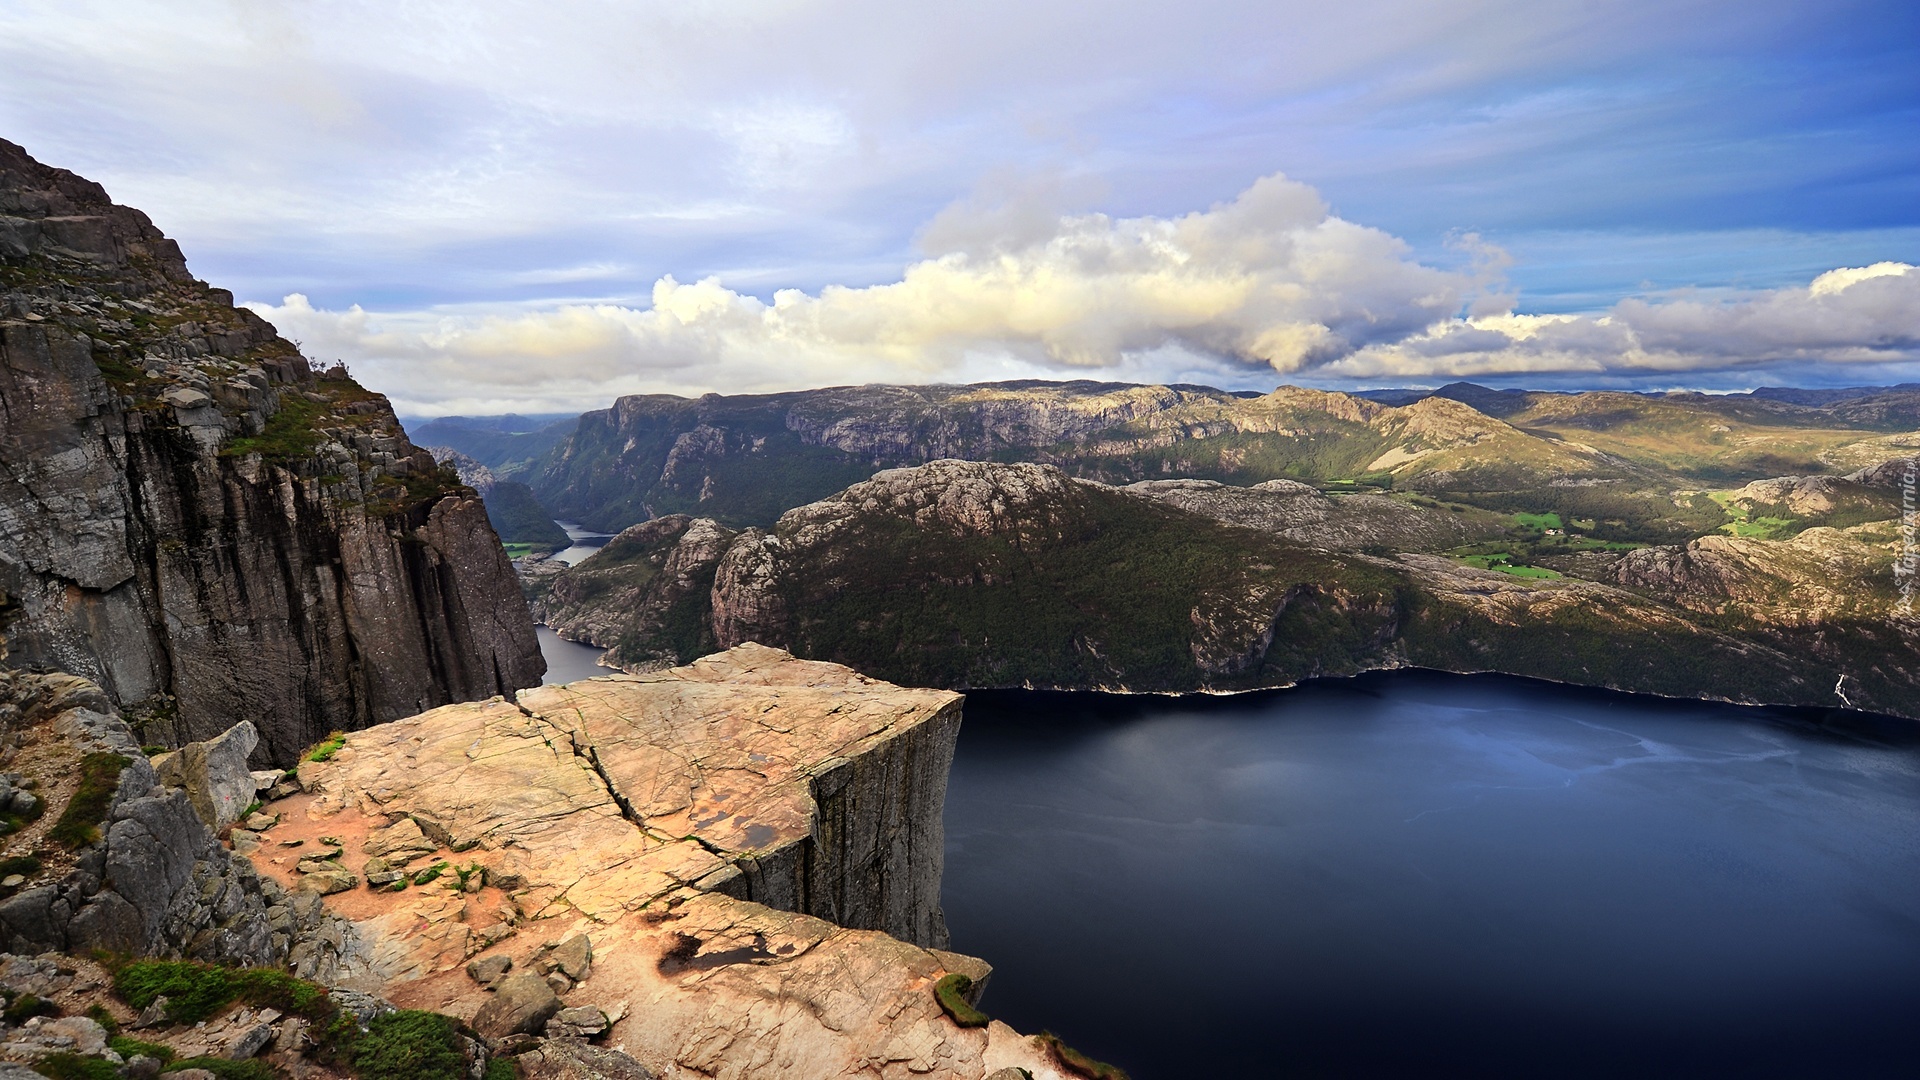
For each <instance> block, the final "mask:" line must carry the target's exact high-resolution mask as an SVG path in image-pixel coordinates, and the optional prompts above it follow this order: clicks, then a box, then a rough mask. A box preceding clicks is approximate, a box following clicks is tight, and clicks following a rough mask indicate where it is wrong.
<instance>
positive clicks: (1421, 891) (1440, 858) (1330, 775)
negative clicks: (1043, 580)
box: [945, 672, 1920, 1080]
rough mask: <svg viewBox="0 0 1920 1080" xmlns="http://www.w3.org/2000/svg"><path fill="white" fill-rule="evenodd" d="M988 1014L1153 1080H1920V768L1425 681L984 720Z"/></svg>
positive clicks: (962, 894)
mask: <svg viewBox="0 0 1920 1080" xmlns="http://www.w3.org/2000/svg"><path fill="white" fill-rule="evenodd" d="M946 822H947V870H946V880H945V906H946V912H947V920H948V923H949V925H950V926H951V928H952V931H953V947H954V948H955V949H958V950H960V951H962V952H967V953H972V954H974V955H978V956H982V957H985V958H986V959H988V960H989V961H991V962H992V963H993V965H994V967H995V969H996V970H995V973H994V976H993V979H992V982H991V984H990V985H989V987H988V990H987V993H986V997H985V999H984V1000H983V1001H982V1003H981V1004H982V1007H983V1008H984V1009H985V1010H986V1011H987V1012H989V1013H991V1014H993V1015H994V1016H996V1017H997V1018H999V1019H1004V1020H1006V1021H1008V1022H1009V1023H1012V1024H1013V1025H1014V1026H1015V1027H1018V1028H1020V1029H1021V1030H1024V1031H1030V1032H1031V1031H1039V1030H1040V1029H1042V1028H1051V1029H1052V1030H1053V1031H1055V1032H1056V1033H1058V1034H1060V1035H1061V1036H1062V1037H1063V1038H1065V1039H1066V1040H1067V1041H1068V1042H1069V1043H1071V1044H1073V1045H1075V1046H1077V1047H1079V1048H1080V1049H1082V1050H1084V1051H1086V1052H1088V1053H1090V1054H1092V1055H1094V1056H1095V1057H1099V1058H1103V1059H1105V1060H1108V1061H1112V1062H1114V1063H1115V1064H1118V1065H1121V1066H1123V1067H1125V1068H1127V1069H1129V1070H1130V1071H1131V1072H1132V1073H1133V1075H1134V1077H1135V1080H1155V1078H1184V1077H1215V1076H1219V1077H1260V1076H1361V1077H1376V1076H1380V1077H1400V1076H1405V1077H1421V1076H1488V1077H1492V1076H1526V1077H1535V1076H1537V1077H1587V1076H1593V1077H1598V1076H1607V1077H1627V1076H1635V1077H1645V1076H1804V1077H1814V1076H1819V1077H1879V1076H1905V1077H1911V1076H1920V741H1916V740H1915V738H1914V736H1913V734H1912V731H1911V729H1909V728H1907V727H1905V726H1898V725H1887V726H1884V727H1881V728H1878V729H1876V730H1873V731H1871V732H1861V731H1858V730H1856V731H1855V732H1854V733H1853V734H1836V733H1832V732H1829V731H1823V730H1821V729H1819V728H1818V727H1816V726H1814V725H1813V724H1811V723H1809V722H1808V721H1807V719H1806V717H1805V716H1804V715H1803V714H1792V713H1788V712H1784V711H1782V712H1769V711H1765V710H1753V709H1738V708H1733V707H1726V706H1716V705H1707V704H1695V703H1671V702H1661V701H1657V700H1649V699H1644V698H1632V697H1627V696H1623V695H1610V694H1604V693H1597V692H1590V691H1583V690H1575V689H1567V688H1559V687H1553V686H1549V685H1546V684H1540V683H1531V682H1526V681H1522V680H1515V679H1505V678H1500V677H1452V676H1441V675H1432V674H1423V673H1411V672H1403V673H1394V674H1388V675H1376V676H1368V677H1365V678H1361V679H1357V680H1336V681H1330V682H1326V683H1320V684H1315V685H1311V686H1308V687H1305V688H1302V689H1299V690H1293V691H1284V692H1278V693H1272V694H1262V695H1257V696H1249V697H1244V698H1236V699H1217V700H1205V699H1201V700H1193V699H1165V698H1160V699H1152V698H1135V699H1126V698H1110V697H1103V696H1085V695H1063V694H1037V693H1025V694H1022V693H975V694H972V695H970V696H969V700H968V704H967V715H966V722H965V725H964V727H963V730H962V732H961V737H960V745H959V753H958V757H957V759H956V761H955V763H954V768H953V777H952V785H951V789H950V792H949V796H948V800H947V814H946Z"/></svg>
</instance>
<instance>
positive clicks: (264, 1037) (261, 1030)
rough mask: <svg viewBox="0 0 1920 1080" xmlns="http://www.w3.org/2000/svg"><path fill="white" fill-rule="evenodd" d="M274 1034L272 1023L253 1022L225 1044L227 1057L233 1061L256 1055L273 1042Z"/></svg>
mask: <svg viewBox="0 0 1920 1080" xmlns="http://www.w3.org/2000/svg"><path fill="white" fill-rule="evenodd" d="M274 1034H275V1032H274V1030H273V1025H272V1024H255V1025H254V1026H252V1027H250V1028H248V1029H246V1030H245V1031H242V1032H241V1033H240V1034H238V1035H236V1036H234V1039H233V1041H232V1042H230V1043H228V1044H227V1057H228V1058H231V1059H232V1060H234V1061H245V1060H247V1059H248V1058H250V1057H254V1056H257V1055H258V1054H259V1053H260V1051H262V1050H265V1049H266V1048H267V1047H268V1045H270V1044H271V1043H272V1042H273V1037H274Z"/></svg>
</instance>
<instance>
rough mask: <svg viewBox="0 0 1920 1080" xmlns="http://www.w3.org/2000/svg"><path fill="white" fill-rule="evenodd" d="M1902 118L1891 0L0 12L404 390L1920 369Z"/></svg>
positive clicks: (282, 309) (15, 104) (163, 197)
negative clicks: (1004, 379)
mask: <svg viewBox="0 0 1920 1080" xmlns="http://www.w3.org/2000/svg"><path fill="white" fill-rule="evenodd" d="M1916 132H1920V5H1914V4H1912V3H1866V2H1862V3H1847V2H1825V3H1768V2H1753V0H1748V2H1743V3H1730V2H1720V0H1665V2H1659V3H1655V2H1613V3H1594V2H1587V3H1561V2H1550V0H1546V2H1543V0H1535V2H1530V3H1510V2H1490V0H1489V2H1460V3H1451V4H1433V3H1411V2H1405V0H1349V2H1345V3H1342V4H1338V5H1327V4H1309V3H1273V2H1268V3H1194V2H1191V0H1189V2H1186V3H1171V2H1133V3H1126V2H1114V3H1109V4H1104V5H1097V6H1095V5H1085V4H1065V3H1059V2H1055V0H1023V2H1017V3H1014V2H993V0H982V2H978V3H973V4H968V5H944V6H940V7H937V8H936V7H933V6H930V5H900V4H897V3H880V2H871V3H822V2H809V0H779V2H764V3H728V2H697V0H681V2H678V3H673V4H645V3H622V4H616V3H605V4H531V3H529V4H504V3H461V4H436V3H415V4H404V5H394V4H371V3H369V4H356V3H341V2H318V3H306V4H300V5H294V4H279V3H271V2H248V3H238V2H234V3H152V4H128V3H119V4H114V3H86V2H65V3H37V2H27V0H6V2H4V3H0V136H4V137H6V138H9V139H12V140H14V141H16V142H19V143H21V144H22V145H24V146H26V147H27V148H28V150H29V151H30V152H32V153H33V154H35V155H36V156H37V157H39V158H40V159H41V160H43V161H47V162H50V163H53V164H57V165H61V166H65V167H68V168H72V169H74V170H75V171H77V172H80V173H82V174H84V175H87V176H90V177H92V178H94V179H98V180H100V181H101V182H102V183H104V184H106V185H107V187H108V190H109V191H111V192H112V193H113V194H114V195H115V196H116V198H118V199H120V200H121V201H123V202H127V203H130V204H132V205H135V206H139V207H141V208H142V209H145V210H146V211H148V212H149V213H150V214H151V215H152V216H153V217H154V219H155V220H156V222H157V223H158V224H160V225H161V227H162V228H164V229H166V230H167V231H168V232H169V233H170V234H171V235H174V236H175V237H177V238H178V239H179V240H180V241H181V243H182V245H183V246H184V248H185V249H186V251H187V253H188V257H189V259H190V261H191V263H192V265H193V266H194V268H195V270H196V272H198V273H199V274H200V275H201V276H203V277H206V278H208V279H209V280H212V281H215V282H217V283H219V284H222V285H225V286H228V287H231V288H233V289H234V291H235V292H236V293H237V294H238V295H239V296H240V297H241V298H242V299H243V300H247V301H251V302H254V303H256V304H258V305H259V308H258V309H259V310H261V311H262V313H263V314H266V315H268V317H270V318H272V319H274V320H275V321H276V323H278V324H279V325H280V326H281V327H282V329H283V330H284V331H285V332H287V333H288V334H290V335H291V336H293V337H295V338H298V339H300V340H301V341H302V342H303V344H304V345H305V346H306V347H307V348H308V349H309V351H310V352H312V353H315V354H316V355H320V356H322V357H323V358H329V359H330V358H332V357H334V356H340V357H343V358H345V359H347V360H348V361H349V363H350V364H352V365H353V366H354V368H355V370H356V372H357V373H358V374H360V375H361V377H362V378H363V379H365V380H366V381H368V382H369V383H371V384H372V385H374V386H375V387H376V388H378V389H381V390H384V391H386V392H388V393H389V394H391V395H393V396H394V397H395V399H396V402H397V403H398V404H400V405H401V407H402V408H403V409H406V410H409V411H415V412H430V413H431V412H448V411H498V410H501V409H505V408H521V409H532V408H566V409H570V408H576V407H589V406H595V405H600V404H604V403H605V401H607V400H608V399H610V398H611V397H612V396H614V395H615V394H618V393H628V392H638V391H668V392H681V393H694V392H704V391H708V390H717V391H721V392H735V391H747V390H765V389H781V388H790V387H794V386H804V385H823V384H829V383H837V382H850V381H879V380H897V381H935V380H939V381H949V380H958V379H974V378H996V377H1009V376H1042V377H1056V378H1059V377H1095V378H1115V379H1136V380H1172V379H1190V380H1194V381H1204V382H1212V383H1216V384H1223V385H1232V386H1238V387H1253V388H1260V387H1267V386H1271V385H1274V384H1276V383H1279V382H1294V383H1305V384H1311V385H1323V386H1335V387H1338V386H1358V385H1384V384H1394V385H1432V384H1435V383H1438V382H1443V381H1447V380H1449V379H1451V378H1454V377H1471V378H1475V379H1478V380H1480V381H1484V382H1489V383H1493V384H1498V385H1541V386H1600V385H1609V386H1636V387H1649V388H1659V387H1669V386H1700V387H1718V388H1744V387H1748V386H1752V385H1758V384H1761V383H1796V384H1803V385H1815V384H1825V385H1832V384H1854V383H1885V382H1894V381H1902V380H1908V379H1920V273H1909V272H1908V271H1907V267H1909V266H1911V265H1913V264H1916V263H1920V139H1916V138H1915V137H1914V136H1915V133H1916ZM1283 178H1284V179H1283ZM1869 267H1872V268H1876V269H1874V270H1873V271H1872V272H1870V273H1853V274H1842V275H1840V276H1838V277H1834V276H1828V277H1825V278H1822V277H1821V275H1823V274H1828V272H1830V271H1834V270H1837V269H1842V268H1848V269H1853V270H1859V269H1861V268H1869ZM1817 282H1824V284H1818V283H1817ZM779 297H784V299H780V298H779ZM1549 316H1551V317H1552V318H1548V317H1549Z"/></svg>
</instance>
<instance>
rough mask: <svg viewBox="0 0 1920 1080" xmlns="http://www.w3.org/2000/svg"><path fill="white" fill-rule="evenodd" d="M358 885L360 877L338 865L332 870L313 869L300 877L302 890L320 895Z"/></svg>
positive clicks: (342, 890)
mask: <svg viewBox="0 0 1920 1080" xmlns="http://www.w3.org/2000/svg"><path fill="white" fill-rule="evenodd" d="M359 885H360V879H359V878H357V877H355V876H353V872H352V871H350V870H344V869H340V868H338V867H336V868H334V869H332V870H315V871H313V872H311V873H309V874H307V875H306V876H305V877H303V878H301V879H300V888H301V889H302V890H304V891H307V892H315V893H319V894H320V895H321V896H332V895H333V894H334V893H337V892H346V891H347V890H348V889H353V888H358V887H359Z"/></svg>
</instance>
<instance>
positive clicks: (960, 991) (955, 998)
mask: <svg viewBox="0 0 1920 1080" xmlns="http://www.w3.org/2000/svg"><path fill="white" fill-rule="evenodd" d="M972 992H973V980H972V979H969V978H967V977H966V976H965V975H962V974H960V973H959V972H957V971H956V972H954V973H953V974H951V975H943V976H941V977H940V981H939V982H936V983H934V984H933V999H934V1000H935V1001H938V1002H939V1003H940V1011H941V1012H943V1013H946V1014H947V1019H949V1020H952V1021H953V1022H954V1023H956V1024H959V1025H960V1026H961V1027H986V1026H987V1022H988V1021H989V1020H990V1019H991V1018H990V1017H989V1016H987V1014H986V1013H983V1012H981V1011H980V1010H979V1009H976V1008H974V1007H973V1005H972V1004H971V1003H969V1002H968V1001H967V997H966V995H968V994H970V993H972Z"/></svg>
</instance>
